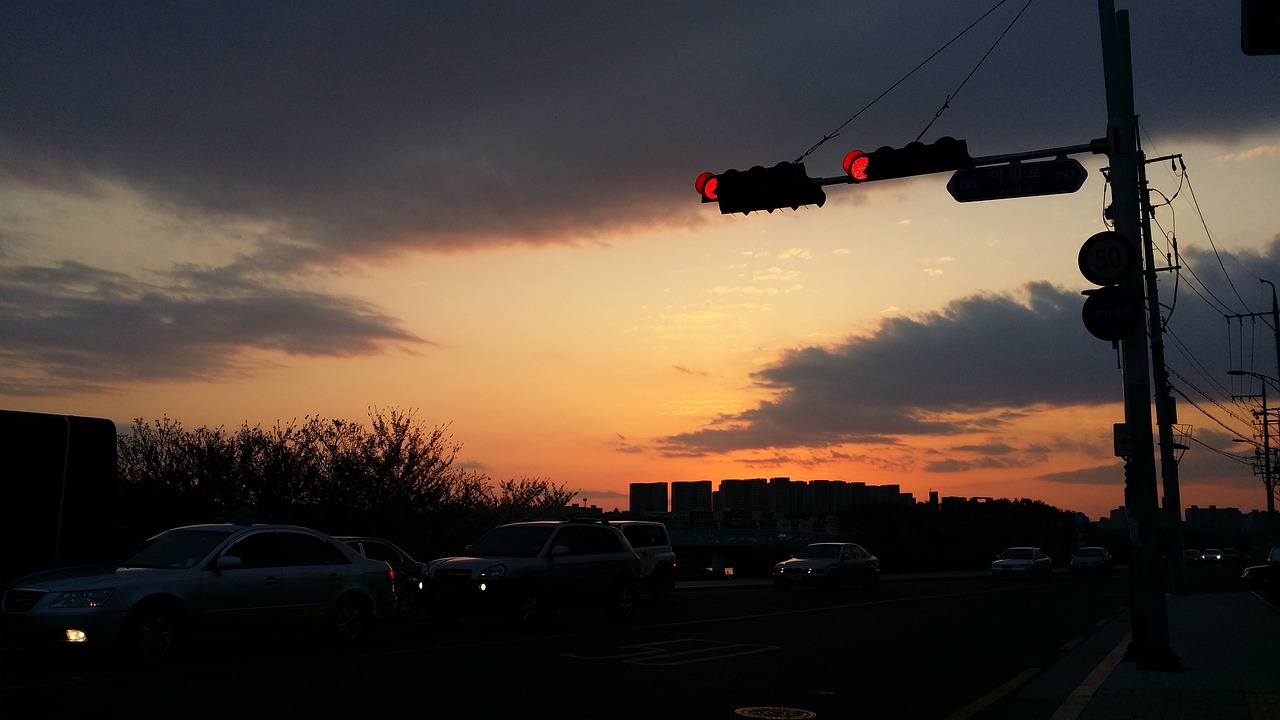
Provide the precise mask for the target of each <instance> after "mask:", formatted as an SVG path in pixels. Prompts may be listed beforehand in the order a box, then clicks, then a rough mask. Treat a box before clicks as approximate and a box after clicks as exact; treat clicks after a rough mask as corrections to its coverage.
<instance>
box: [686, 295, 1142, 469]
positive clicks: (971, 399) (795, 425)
mask: <svg viewBox="0 0 1280 720" xmlns="http://www.w3.org/2000/svg"><path fill="white" fill-rule="evenodd" d="M1081 303H1082V298H1081V296H1080V295H1079V293H1077V292H1072V291H1067V290H1062V289H1058V288H1055V287H1052V286H1050V285H1048V284H1046V283H1032V284H1029V285H1027V287H1026V296H1025V297H1024V298H1014V297H1011V296H1004V295H992V296H985V295H982V296H973V297H969V298H965V299H962V300H958V301H956V302H953V303H951V304H950V305H949V306H947V307H946V308H945V309H943V310H942V311H941V312H938V313H934V314H931V315H927V316H924V317H921V318H891V319H887V320H884V321H882V322H881V324H880V326H879V328H877V329H876V331H875V332H874V333H872V334H871V335H869V336H867V337H857V338H852V339H850V340H849V341H847V342H846V343H843V344H840V345H837V346H834V347H804V348H798V349H795V350H792V351H790V352H788V353H787V354H786V355H785V356H784V357H783V358H782V359H781V360H779V361H778V362H777V363H775V364H773V365H772V366H770V367H768V368H766V369H764V370H762V371H760V372H759V373H758V374H757V375H756V380H757V382H758V384H759V385H761V386H763V387H766V388H769V389H772V390H774V391H775V392H776V393H777V399H775V400H772V401H769V402H765V403H762V404H761V405H760V406H759V407H757V408H754V409H751V410H748V411H746V412H743V413H740V414H738V415H734V416H726V417H722V418H720V419H719V420H718V421H717V422H716V423H714V424H713V426H712V427H710V428H708V429H705V430H700V431H697V432H693V433H688V434H685V435H679V436H674V437H671V438H667V439H666V443H667V444H668V445H669V446H680V447H685V448H690V449H695V450H696V451H699V452H723V451H726V450H733V449H742V448H751V447H796V446H803V447H826V446H830V445H838V444H843V443H851V442H856V443H868V442H870V443H882V442H885V438H886V436H904V435H939V434H941V435H947V434H955V433H961V432H972V431H975V430H980V429H983V428H984V427H989V426H991V425H993V424H994V425H999V424H1002V423H1003V417H1002V416H1003V415H1004V414H1005V413H1006V412H1007V410H1008V409H1009V408H1028V407H1036V406H1064V405H1078V404H1095V403H1103V402H1108V401H1112V400H1114V399H1115V398H1114V391H1115V385H1108V384H1107V383H1105V382H1098V378H1099V376H1100V375H1101V376H1102V377H1106V375H1105V373H1107V372H1108V371H1109V370H1113V369H1114V359H1113V358H1112V357H1109V356H1108V353H1106V352H1099V347H1098V342H1099V341H1097V340H1095V339H1093V338H1092V337H1090V336H1089V335H1088V334H1087V333H1086V331H1085V330H1084V328H1083V326H1082V324H1081V321H1080V307H1081ZM1113 375H1114V373H1113ZM1116 382H1117V383H1118V380H1117V381H1116Z"/></svg>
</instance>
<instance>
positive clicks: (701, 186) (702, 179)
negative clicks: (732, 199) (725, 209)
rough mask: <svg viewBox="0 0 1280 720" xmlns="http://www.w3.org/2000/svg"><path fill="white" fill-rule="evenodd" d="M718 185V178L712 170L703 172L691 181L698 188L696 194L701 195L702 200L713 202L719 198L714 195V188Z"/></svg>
mask: <svg viewBox="0 0 1280 720" xmlns="http://www.w3.org/2000/svg"><path fill="white" fill-rule="evenodd" d="M719 185H720V180H719V179H718V178H717V177H716V174H715V173H713V172H710V171H708V172H704V173H702V174H701V175H699V176H698V179H697V180H694V181H693V186H694V187H695V188H696V189H697V190H698V194H699V195H701V196H702V202H715V201H716V200H718V199H719V197H717V195H716V188H717V186H719Z"/></svg>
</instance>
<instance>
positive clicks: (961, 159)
mask: <svg viewBox="0 0 1280 720" xmlns="http://www.w3.org/2000/svg"><path fill="white" fill-rule="evenodd" d="M971 167H973V158H971V157H969V147H968V145H967V144H966V143H965V141H964V140H956V139H955V138H952V137H942V138H938V140H937V141H935V142H933V143H932V144H929V145H926V144H924V143H922V142H913V143H908V144H907V146H906V147H901V148H894V147H888V146H885V147H882V148H880V149H879V150H876V151H875V152H873V153H865V152H863V151H861V150H853V151H851V152H850V153H849V154H848V155H845V156H844V171H845V173H847V174H848V175H849V178H850V179H851V180H852V181H853V182H855V183H860V182H868V181H871V180H890V179H892V178H900V177H910V176H912V175H928V174H930V173H936V172H946V171H948V170H963V169H966V168H971Z"/></svg>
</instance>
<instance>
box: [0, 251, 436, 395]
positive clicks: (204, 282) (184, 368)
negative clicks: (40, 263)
mask: <svg viewBox="0 0 1280 720" xmlns="http://www.w3.org/2000/svg"><path fill="white" fill-rule="evenodd" d="M0 336H3V337H4V338H5V342H4V348H3V350H0V358H3V361H4V364H5V369H6V371H5V373H4V380H3V383H0V392H3V393H5V394H12V395H38V394H50V393H59V392H70V391H76V390H81V391H82V390H101V389H104V388H107V387H110V386H113V385H117V384H120V383H125V382H130V381H155V380H187V379H208V378H211V377H219V376H226V375H228V374H232V373H235V372H237V371H238V370H241V369H243V367H242V364H243V363H244V362H246V361H245V360H243V354H244V353H245V352H246V351H250V350H269V351H278V352H281V353H284V354H286V355H306V356H326V355H327V356H351V355H372V354H377V353H381V352H385V351H386V350H387V349H388V348H389V347H391V346H395V345H401V346H404V345H411V344H419V343H422V342H424V341H423V340H422V339H421V338H417V337H415V336H413V335H412V334H409V333H407V332H405V331H404V330H402V329H401V328H400V327H399V323H398V322H396V321H395V320H394V319H392V318H390V317H388V316H386V315H384V314H382V313H381V312H380V311H379V310H378V309H377V308H375V307H372V306H370V305H369V304H368V303H365V302H363V301H360V300H356V299H352V298H346V297H338V296H331V295H324V294H321V293H317V292H309V291H301V290H294V289H288V288H283V287H274V286H272V285H271V284H264V283H262V282H260V281H256V280H252V279H250V278H247V277H245V276H243V275H239V274H236V273H235V272H232V271H230V270H228V269H226V268H222V269H206V268H198V267H194V266H186V267H180V268H178V269H177V270H176V272H175V273H173V275H171V276H169V277H166V278H165V279H163V282H162V283H161V282H157V283H149V282H146V281H142V280H138V279H136V278H133V277H130V276H127V275H123V274H120V273H114V272H109V271H106V270H102V269H98V268H93V267H89V266H86V265H83V264H79V263H74V262H64V263H61V264H58V265H54V266H44V267H35V266H19V267H8V266H0Z"/></svg>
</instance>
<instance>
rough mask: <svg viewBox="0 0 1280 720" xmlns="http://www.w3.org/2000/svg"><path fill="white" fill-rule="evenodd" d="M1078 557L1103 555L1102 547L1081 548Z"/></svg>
mask: <svg viewBox="0 0 1280 720" xmlns="http://www.w3.org/2000/svg"><path fill="white" fill-rule="evenodd" d="M1076 557H1102V548H1080V549H1079V550H1077V551H1076Z"/></svg>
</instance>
